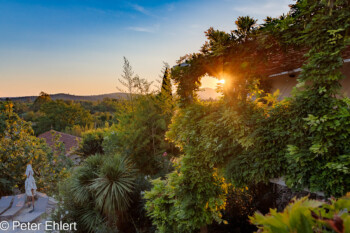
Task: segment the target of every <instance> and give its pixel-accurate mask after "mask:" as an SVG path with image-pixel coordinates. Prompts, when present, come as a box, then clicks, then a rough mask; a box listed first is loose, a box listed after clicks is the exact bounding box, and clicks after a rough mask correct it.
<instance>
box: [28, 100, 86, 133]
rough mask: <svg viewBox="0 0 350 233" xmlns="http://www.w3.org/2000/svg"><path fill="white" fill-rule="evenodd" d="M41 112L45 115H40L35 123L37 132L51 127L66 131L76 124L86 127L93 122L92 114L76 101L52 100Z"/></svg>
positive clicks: (43, 106) (42, 107)
mask: <svg viewBox="0 0 350 233" xmlns="http://www.w3.org/2000/svg"><path fill="white" fill-rule="evenodd" d="M40 112H42V113H43V116H41V117H39V119H38V121H37V122H36V124H35V125H34V129H35V132H36V133H37V134H40V133H43V132H45V131H48V130H50V129H54V130H57V131H64V130H65V129H66V128H72V127H73V126H74V125H80V126H83V127H85V126H90V125H92V124H93V122H92V116H91V114H90V113H89V112H88V111H87V110H85V109H84V108H82V107H81V106H80V104H76V103H74V102H65V101H63V100H56V101H51V102H48V103H45V104H43V105H42V106H41V108H40Z"/></svg>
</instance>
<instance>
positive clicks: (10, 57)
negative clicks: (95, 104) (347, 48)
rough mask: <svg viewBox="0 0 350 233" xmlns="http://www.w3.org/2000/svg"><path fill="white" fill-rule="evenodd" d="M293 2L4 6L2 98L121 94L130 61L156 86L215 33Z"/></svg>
mask: <svg viewBox="0 0 350 233" xmlns="http://www.w3.org/2000/svg"><path fill="white" fill-rule="evenodd" d="M291 3H293V1H292V0H260V1H252V0H210V1H209V0H201V1H200V0H186V1H185V0H178V1H169V0H165V1H155V0H146V1H118V0H84V1H83V0H32V1H31V0H22V1H19V0H7V1H5V0H0V96H2V97H4V96H24V95H38V94H39V92H40V91H45V92H48V93H62V92H63V93H70V94H79V95H91V94H101V93H111V92H116V91H117V89H116V86H117V85H118V82H117V79H118V78H119V77H120V74H121V72H122V66H123V56H126V57H127V58H128V59H129V61H130V62H131V64H132V66H133V68H134V71H135V73H137V74H139V76H141V77H142V78H147V79H148V80H151V81H152V80H156V79H157V78H158V77H159V75H160V71H161V69H162V65H163V62H168V63H169V64H170V65H174V64H175V62H176V60H177V59H178V58H179V57H180V56H183V55H185V54H187V53H193V52H197V51H198V50H199V48H200V47H201V45H202V44H203V42H204V41H205V36H204V33H203V32H204V31H205V30H206V29H208V28H209V27H211V26H213V27H214V28H217V29H220V30H225V31H230V30H232V29H234V21H235V19H236V18H237V17H238V16H242V15H244V16H245V15H249V16H251V17H254V18H256V19H258V20H259V22H260V23H261V22H262V20H263V19H264V18H265V17H266V16H272V17H276V16H279V15H281V14H282V13H287V12H288V9H289V8H288V4H291ZM206 84H207V85H206V86H210V85H211V84H210V81H208V82H207V83H206ZM204 85H205V84H204Z"/></svg>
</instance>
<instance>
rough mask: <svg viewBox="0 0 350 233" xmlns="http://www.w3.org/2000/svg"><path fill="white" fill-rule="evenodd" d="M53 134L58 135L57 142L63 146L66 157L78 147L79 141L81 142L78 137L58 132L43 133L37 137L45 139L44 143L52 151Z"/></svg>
mask: <svg viewBox="0 0 350 233" xmlns="http://www.w3.org/2000/svg"><path fill="white" fill-rule="evenodd" d="M53 134H59V135H60V139H59V141H60V142H62V143H63V144H64V147H65V152H66V155H68V154H69V153H70V152H71V151H72V150H73V149H75V148H77V147H78V146H79V141H80V140H81V138H80V137H76V136H74V135H71V134H66V133H62V132H58V131H55V130H50V131H47V132H45V133H42V134H40V135H39V136H38V137H39V138H43V139H45V141H46V143H47V144H48V145H49V146H50V147H51V148H52V149H54V140H53V139H54V135H53Z"/></svg>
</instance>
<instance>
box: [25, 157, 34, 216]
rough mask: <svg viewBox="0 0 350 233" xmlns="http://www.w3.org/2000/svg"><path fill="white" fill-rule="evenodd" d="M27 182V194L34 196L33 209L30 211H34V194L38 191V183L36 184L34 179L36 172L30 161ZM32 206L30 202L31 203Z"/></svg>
mask: <svg viewBox="0 0 350 233" xmlns="http://www.w3.org/2000/svg"><path fill="white" fill-rule="evenodd" d="M26 176H27V179H26V182H25V188H26V195H27V197H32V204H33V209H32V210H31V211H29V213H31V212H33V211H34V195H35V192H36V184H35V180H34V172H33V168H32V165H31V164H30V163H29V164H28V165H27V170H26ZM29 206H30V204H29Z"/></svg>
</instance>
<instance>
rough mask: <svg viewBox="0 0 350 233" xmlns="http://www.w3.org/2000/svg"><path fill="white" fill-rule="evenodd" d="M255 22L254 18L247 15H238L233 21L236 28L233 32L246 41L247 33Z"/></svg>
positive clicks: (251, 29)
mask: <svg viewBox="0 0 350 233" xmlns="http://www.w3.org/2000/svg"><path fill="white" fill-rule="evenodd" d="M256 22H257V20H256V19H253V18H251V17H249V16H240V17H238V18H237V20H236V22H235V24H236V26H237V29H236V30H234V31H233V33H234V34H235V35H236V36H237V37H238V39H239V40H243V41H246V40H247V38H248V35H249V34H250V33H251V32H252V31H253V30H254V29H255V25H256Z"/></svg>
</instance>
